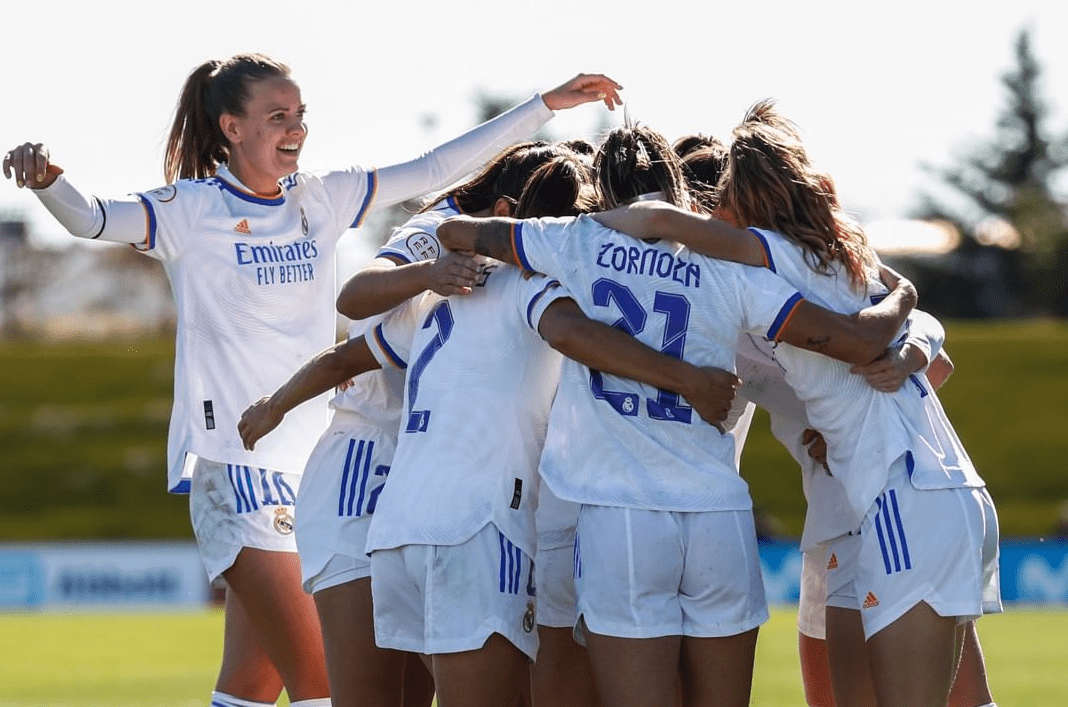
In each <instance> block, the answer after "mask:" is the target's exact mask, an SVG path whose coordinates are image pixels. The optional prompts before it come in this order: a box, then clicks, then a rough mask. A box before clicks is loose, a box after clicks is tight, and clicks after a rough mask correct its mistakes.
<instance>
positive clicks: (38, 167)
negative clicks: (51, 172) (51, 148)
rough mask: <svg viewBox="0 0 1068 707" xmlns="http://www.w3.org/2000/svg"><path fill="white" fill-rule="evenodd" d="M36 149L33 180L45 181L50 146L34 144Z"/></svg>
mask: <svg viewBox="0 0 1068 707" xmlns="http://www.w3.org/2000/svg"><path fill="white" fill-rule="evenodd" d="M33 149H34V156H35V158H36V159H35V160H34V164H33V175H32V177H33V181H34V182H43V181H44V178H45V171H46V170H47V169H48V148H46V147H45V146H44V145H42V144H40V143H38V144H36V145H34V146H33Z"/></svg>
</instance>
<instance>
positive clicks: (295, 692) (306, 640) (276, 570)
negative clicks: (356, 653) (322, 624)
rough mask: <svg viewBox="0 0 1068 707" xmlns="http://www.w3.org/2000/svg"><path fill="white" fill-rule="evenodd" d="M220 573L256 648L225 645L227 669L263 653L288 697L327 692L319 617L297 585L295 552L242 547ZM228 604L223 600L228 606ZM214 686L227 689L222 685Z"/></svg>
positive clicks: (313, 696)
mask: <svg viewBox="0 0 1068 707" xmlns="http://www.w3.org/2000/svg"><path fill="white" fill-rule="evenodd" d="M223 576H224V577H226V583H227V585H228V586H229V589H230V592H228V594H229V593H233V594H234V595H235V597H236V599H237V600H239V601H240V603H241V606H242V607H243V608H244V610H245V614H246V617H247V618H248V621H249V626H251V628H252V631H251V635H252V636H254V637H255V639H256V641H258V644H259V646H260V652H258V653H256V654H255V655H253V654H251V653H249V654H246V653H244V652H240V651H243V650H245V649H247V646H246V645H245V644H248V643H249V641H248V640H244V641H242V644H241V645H234V646H232V647H231V646H224V658H223V662H224V668H225V669H226V671H227V672H228V673H230V674H233V673H237V672H240V671H241V669H242V668H241V667H240V666H241V665H243V664H246V663H247V662H248V661H250V660H251V659H254V658H259V657H260V656H262V654H264V653H265V654H266V655H267V656H268V657H269V658H270V662H271V663H273V664H274V667H275V669H276V670H277V674H278V675H280V676H281V678H282V683H283V684H284V685H285V688H286V693H287V694H288V695H289V698H290V700H292V701H298V700H310V699H317V698H322V697H327V696H329V694H330V690H329V685H328V682H327V676H326V658H325V657H324V654H323V641H322V636H321V634H320V632H319V620H318V617H317V616H316V613H315V605H314V603H313V602H312V598H311V597H310V596H308V595H307V594H306V593H305V592H304V590H303V589H301V586H300V561H299V559H298V558H297V555H296V553H290V552H272V551H268V550H258V549H255V548H249V547H246V548H242V550H241V552H240V553H239V554H238V556H237V560H235V561H234V564H233V565H232V566H231V567H230V568H229V569H228V570H226V572H224V573H223ZM229 604H230V602H229V599H228V601H227V606H228V607H229ZM228 637H229V632H228ZM228 662H229V666H228V665H227V664H228ZM221 680H222V677H221V676H220V681H221ZM219 689H220V690H221V691H223V692H227V690H226V688H224V687H221V686H220V687H219ZM230 694H234V693H230ZM272 701H273V698H272Z"/></svg>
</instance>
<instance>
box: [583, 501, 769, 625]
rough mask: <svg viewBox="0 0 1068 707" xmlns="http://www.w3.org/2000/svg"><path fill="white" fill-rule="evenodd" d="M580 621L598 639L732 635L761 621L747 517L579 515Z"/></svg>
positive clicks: (595, 509)
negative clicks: (598, 636) (599, 636)
mask: <svg viewBox="0 0 1068 707" xmlns="http://www.w3.org/2000/svg"><path fill="white" fill-rule="evenodd" d="M575 554H576V558H577V561H576V568H577V570H576V579H575V584H576V587H577V590H578V608H579V614H580V615H581V616H582V618H583V619H584V621H585V625H586V627H587V628H588V629H589V630H590V631H592V632H594V633H598V634H601V635H606V636H616V637H620V638H653V637H658V636H674V635H681V636H694V637H699V638H710V637H720V636H733V635H737V634H740V633H744V632H745V631H748V630H750V629H753V628H756V627H757V626H759V625H760V624H762V623H764V622H765V621H767V619H768V605H767V601H766V599H765V597H764V580H763V577H762V576H761V572H760V556H759V553H758V551H757V541H756V530H755V528H754V525H753V513H752V511H748V510H747V511H708V512H691V513H682V512H668V511H649V510H637V509H630V508H608V507H603V506H583V507H582V510H581V511H580V512H579V521H578V537H577V540H576V553H575Z"/></svg>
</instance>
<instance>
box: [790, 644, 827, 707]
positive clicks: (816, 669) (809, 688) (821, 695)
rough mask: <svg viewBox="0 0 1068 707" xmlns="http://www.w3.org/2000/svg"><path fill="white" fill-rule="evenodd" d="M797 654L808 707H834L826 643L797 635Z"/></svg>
mask: <svg viewBox="0 0 1068 707" xmlns="http://www.w3.org/2000/svg"><path fill="white" fill-rule="evenodd" d="M797 654H798V657H799V658H800V659H801V683H802V684H803V685H804V687H805V702H807V703H808V704H809V707H835V704H834V693H833V691H832V690H831V669H830V666H829V664H828V662H827V641H824V640H822V639H819V638H813V637H812V636H806V635H805V634H803V633H801V632H800V631H799V632H798V634H797Z"/></svg>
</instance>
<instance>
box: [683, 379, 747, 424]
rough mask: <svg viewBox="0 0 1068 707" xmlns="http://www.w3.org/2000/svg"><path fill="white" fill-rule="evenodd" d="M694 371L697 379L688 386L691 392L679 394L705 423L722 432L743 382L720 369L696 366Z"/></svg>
mask: <svg viewBox="0 0 1068 707" xmlns="http://www.w3.org/2000/svg"><path fill="white" fill-rule="evenodd" d="M693 370H694V373H695V378H694V381H693V382H692V383H691V385H689V386H687V387H688V388H689V390H687V391H681V390H680V391H678V392H680V393H682V396H683V397H684V398H686V402H688V403H689V404H690V407H692V408H693V409H694V410H696V411H697V414H698V415H700V416H701V418H702V419H703V420H704V421H705V422H707V423H709V424H710V425H714V426H715V427H717V428H719V430H720V432H722V431H723V427H722V425H721V423H722V422H723V421H724V420H726V419H727V415H728V414H729V413H730V411H731V405H732V403H733V402H734V395H735V393H736V392H737V391H738V386H739V385H740V384H741V380H740V379H739V378H738V376H736V375H734V374H733V373H731V372H730V371H724V370H722V369H719V368H711V367H707V366H705V367H698V366H695V367H694V368H693Z"/></svg>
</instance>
